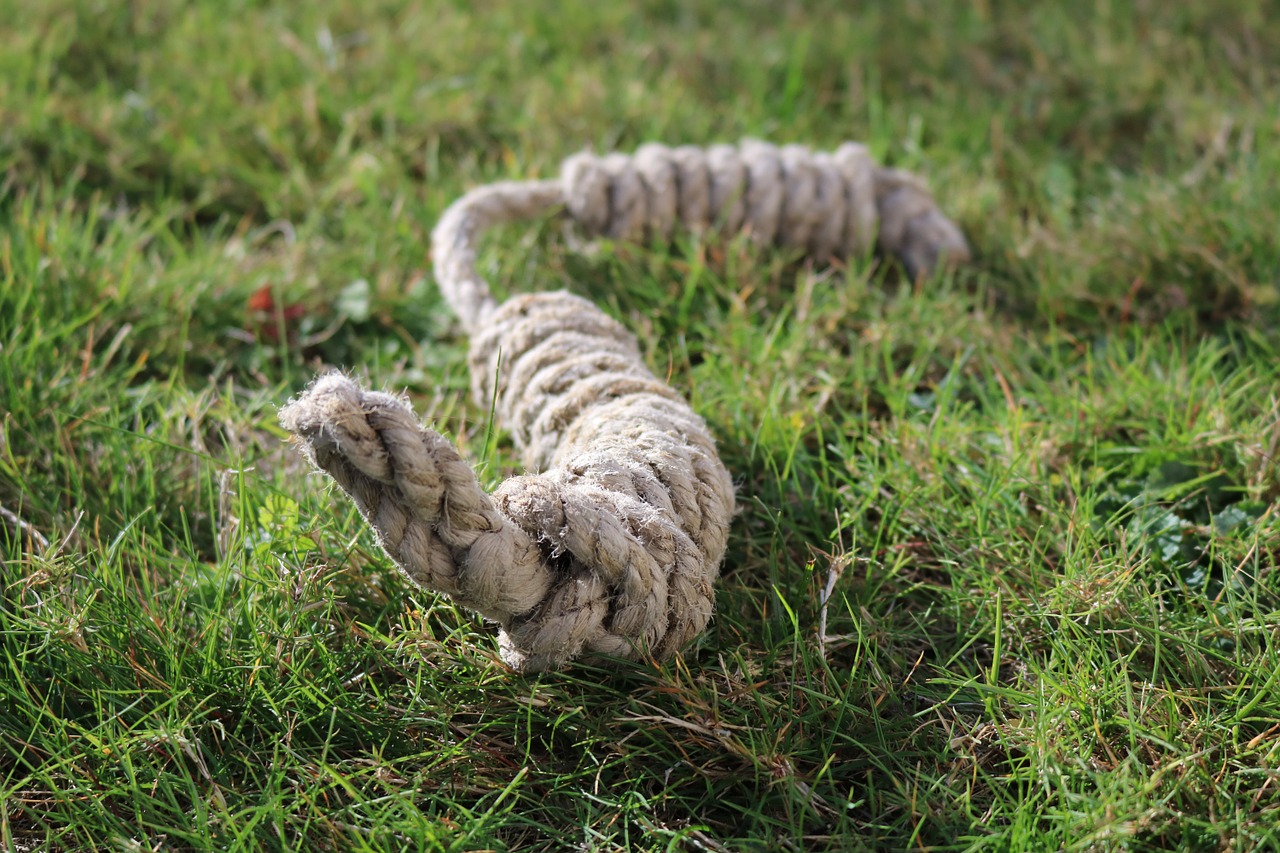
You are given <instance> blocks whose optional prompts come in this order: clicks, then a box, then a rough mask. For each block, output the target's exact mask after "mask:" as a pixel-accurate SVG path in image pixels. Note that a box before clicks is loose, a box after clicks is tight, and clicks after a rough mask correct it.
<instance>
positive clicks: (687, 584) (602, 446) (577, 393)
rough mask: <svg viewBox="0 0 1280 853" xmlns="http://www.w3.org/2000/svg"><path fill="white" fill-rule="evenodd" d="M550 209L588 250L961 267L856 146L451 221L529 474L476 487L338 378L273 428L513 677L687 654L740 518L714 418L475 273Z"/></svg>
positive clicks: (431, 443) (504, 189)
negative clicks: (760, 246)
mask: <svg viewBox="0 0 1280 853" xmlns="http://www.w3.org/2000/svg"><path fill="white" fill-rule="evenodd" d="M557 207H563V208H564V209H565V210H566V211H567V212H568V214H569V215H570V216H571V217H572V218H573V219H574V220H575V222H576V223H577V224H578V225H579V226H580V227H581V228H582V229H583V230H584V231H585V232H586V233H587V234H588V235H591V236H609V237H614V238H621V239H631V238H651V239H660V238H669V237H670V236H671V235H672V234H673V233H674V230H675V228H676V227H677V226H678V225H679V226H683V227H688V228H692V229H695V230H701V229H707V228H719V229H720V230H722V231H724V232H727V233H733V232H737V231H739V230H743V229H745V230H747V231H749V233H750V234H751V236H752V237H753V238H754V239H756V240H758V241H760V242H762V243H775V242H776V243H779V244H782V245H786V246H791V247H795V248H799V249H802V250H804V251H805V252H807V253H809V254H811V255H813V256H814V257H817V258H819V259H825V258H828V257H831V256H837V255H840V256H856V255H858V254H860V253H864V252H867V251H868V250H870V249H871V247H872V243H873V241H874V240H876V239H877V236H878V242H879V247H880V249H881V251H885V252H892V253H894V254H897V255H898V256H899V257H900V258H901V259H902V260H903V262H904V264H905V265H906V266H907V268H908V270H909V271H912V273H913V274H921V273H924V272H927V271H928V270H930V269H933V268H934V267H935V266H937V265H938V264H944V263H953V262H956V261H960V260H964V259H965V258H967V257H968V247H967V246H966V244H965V241H964V237H963V236H962V235H961V233H960V231H959V229H958V228H957V227H956V226H955V225H954V224H953V223H952V222H951V221H950V220H948V219H947V218H946V217H945V216H943V215H942V213H941V212H940V211H939V210H938V209H937V207H936V205H935V204H934V202H933V199H932V197H931V196H930V195H929V194H928V192H927V190H925V189H924V187H923V185H921V184H920V183H919V181H918V180H917V179H915V178H914V177H913V176H911V175H909V174H907V173H904V172H899V171H895V170H890V169H882V168H878V167H876V166H875V165H874V164H873V163H872V161H871V158H870V157H869V155H868V154H867V151H866V149H865V148H864V147H862V146H860V145H855V144H846V145H844V146H841V147H840V148H839V149H837V150H836V151H835V152H834V153H829V154H828V153H814V152H811V151H809V150H808V149H806V148H803V147H800V146H794V145H791V146H785V147H782V148H776V147H774V146H771V145H767V144H765V143H762V142H754V141H747V142H743V143H742V144H741V145H740V146H738V147H736V148H734V147H731V146H714V147H712V148H709V149H705V150H704V149H699V148H692V147H682V148H675V149H671V148H666V147H664V146H660V145H646V146H644V147H642V148H641V149H640V150H639V151H637V152H636V154H635V156H634V157H627V156H625V155H619V154H610V155H607V156H604V157H597V156H594V155H590V154H579V155H577V156H575V157H571V158H570V159H569V160H568V161H567V162H566V163H565V165H564V169H563V173H562V177H561V180H559V181H531V182H522V183H498V184H493V185H490V186H486V187H480V188H478V189H475V190H473V191H471V192H470V193H468V194H467V195H465V196H463V197H462V198H461V199H459V200H458V201H457V202H455V203H454V204H453V205H452V206H451V207H450V208H449V209H448V210H447V211H445V214H444V216H443V217H441V219H440V222H439V224H438V225H437V226H436V229H435V231H434V232H433V235H432V236H433V257H434V261H435V267H436V278H437V280H438V282H439V285H440V289H441V291H442V292H443V293H444V295H445V298H446V299H447V300H448V302H449V303H450V305H452V306H453V308H454V310H455V311H457V313H458V316H459V317H460V318H461V320H462V323H463V326H464V327H465V328H466V330H467V332H468V333H469V334H470V335H471V337H472V341H471V351H470V355H469V362H470V368H471V378H472V390H473V392H474V394H475V398H476V400H477V401H478V402H479V403H481V404H485V405H487V404H489V403H490V402H492V404H493V405H494V407H495V409H494V411H495V416H496V420H497V423H498V424H499V426H501V427H504V428H506V429H509V430H510V431H511V432H512V434H513V438H514V440H515V443H516V445H517V446H518V447H519V448H521V449H522V452H523V461H524V464H525V465H526V466H527V467H528V468H529V469H530V470H531V471H538V472H541V473H532V474H527V475H524V476H519V477H513V478H511V479H509V480H507V481H506V482H504V483H503V484H502V485H500V486H499V487H498V488H497V490H496V491H494V493H493V494H492V495H489V494H486V493H485V492H484V490H483V489H482V488H481V487H480V484H479V482H478V481H477V479H476V476H475V473H474V472H473V471H472V469H471V467H470V466H469V465H468V464H467V463H466V462H465V461H464V460H463V459H462V458H461V457H460V456H459V455H458V452H457V451H456V450H455V449H454V447H453V446H452V445H451V444H450V443H449V442H448V441H447V440H446V439H445V438H443V437H442V436H441V435H439V434H438V433H436V432H434V431H433V430H430V429H427V428H425V427H423V426H422V425H420V424H419V423H418V421H417V419H416V418H415V417H414V415H413V412H412V410H411V409H410V408H409V406H408V404H407V403H406V402H405V401H404V400H402V399H400V398H397V397H395V396H392V395H389V394H385V393H379V392H371V391H364V390H362V389H361V388H359V387H358V386H357V385H356V384H355V383H353V382H352V381H351V380H349V379H347V378H346V377H344V376H341V375H338V374H329V375H327V376H324V377H321V378H320V379H318V380H317V381H316V382H315V383H314V384H313V385H312V386H311V387H310V388H308V389H307V390H306V391H305V392H304V393H303V394H302V395H301V396H300V397H299V398H298V399H296V400H295V401H293V402H291V403H290V404H289V405H288V406H286V407H285V408H284V409H282V410H281V412H280V421H281V424H282V425H283V426H284V427H285V429H287V430H289V431H290V432H292V433H294V434H295V435H296V436H297V438H298V440H299V443H300V445H301V446H302V449H303V451H304V452H305V453H306V454H307V455H308V457H309V458H310V459H311V461H312V462H313V463H314V464H315V465H316V466H317V467H318V468H320V469H321V470H323V471H325V472H327V473H328V474H330V475H331V476H332V477H333V479H334V480H335V481H336V482H337V483H338V485H339V486H341V487H342V489H343V490H344V491H346V492H347V493H348V494H350V495H351V497H352V498H353V499H354V500H355V502H356V505H357V506H358V507H359V509H360V512H361V513H362V514H363V515H364V517H365V519H366V520H367V521H368V522H369V524H370V525H372V527H373V529H374V531H375V532H376V534H377V537H378V541H379V543H380V544H381V545H382V547H383V549H384V550H386V552H387V554H388V555H390V557H391V558H392V559H393V560H394V561H395V562H396V564H397V565H398V566H399V567H400V568H401V570H403V571H404V573H405V574H406V575H407V576H408V577H409V579H410V580H412V581H413V582H414V583H416V584H418V585H419V586H421V587H424V588H426V589H429V590H432V591H435V592H438V593H443V594H445V595H448V596H450V597H452V598H453V599H454V600H455V601H457V602H458V603H459V604H461V605H462V606H464V607H467V608H469V609H471V610H474V611H476V612H478V613H480V614H482V615H483V616H485V617H486V618H489V619H492V620H493V621H495V622H497V623H498V625H499V626H500V632H499V646H500V649H501V653H502V657H503V659H504V660H505V661H506V662H507V663H508V664H509V665H510V666H512V667H513V668H515V669H517V670H523V671H536V670H541V669H548V668H555V667H558V666H561V665H563V664H564V663H566V662H568V661H570V660H573V659H574V658H577V657H579V656H584V655H585V656H588V657H595V656H611V657H617V658H626V659H638V658H641V657H646V656H651V657H653V658H655V659H662V658H665V657H668V656H670V655H671V654H673V653H674V652H676V651H677V650H679V649H680V648H681V647H682V646H684V645H685V644H686V643H688V642H689V641H690V640H691V639H693V638H694V637H695V636H697V635H698V634H699V633H700V632H701V631H702V630H703V628H704V627H706V624H707V622H708V620H709V619H710V618H711V614H712V608H713V596H714V592H713V584H714V582H715V579H716V576H717V575H718V573H719V567H720V561H721V559H722V557H723V556H724V550H725V543H726V540H727V536H728V529H729V520H730V517H731V516H732V514H733V510H734V495H733V483H732V481H731V480H730V478H729V474H728V472H727V471H726V470H725V468H724V465H723V463H722V462H721V461H720V458H719V456H718V455H717V454H716V451H715V445H714V441H713V440H712V437H711V435H710V433H709V431H708V430H707V426H706V424H705V423H704V422H703V420H702V419H701V418H700V417H699V416H698V415H697V414H695V413H694V411H693V410H692V409H691V408H690V407H689V405H688V403H687V402H685V401H684V399H683V398H682V397H680V395H679V394H677V393H676V392H675V391H674V390H673V389H672V388H671V387H670V386H668V385H666V384H665V383H664V382H662V381H660V380H659V379H657V378H656V377H655V376H654V375H653V373H651V372H650V371H649V369H648V368H647V367H646V366H645V364H644V360H643V359H642V357H641V355H640V351H639V348H638V346H637V343H636V341H635V338H634V337H633V336H632V335H631V334H630V333H629V332H627V331H626V329H624V328H623V327H622V326H621V325H620V324H618V323H617V322H615V321H614V320H612V319H610V318H609V317H608V316H606V315H605V314H604V313H603V312H601V311H600V310H599V309H598V308H596V307H595V306H594V305H593V304H591V303H590V302H588V301H587V300H585V299H582V298H580V297H577V296H573V295H571V294H569V293H566V292H563V291H562V292H555V293H542V294H531V295H523V296H516V297H513V298H511V299H509V300H507V301H506V302H505V303H503V304H501V305H499V304H498V303H497V302H496V301H495V300H494V298H493V296H492V295H491V293H490V291H489V286H488V284H487V283H486V282H485V281H484V280H483V279H482V278H481V277H480V275H479V274H478V273H477V271H476V251H477V245H478V243H479V240H480V237H481V236H482V234H483V233H484V231H486V230H487V229H488V228H490V227H492V226H494V225H497V224H500V223H503V222H510V221H513V220H520V219H528V218H531V217H535V216H539V215H543V214H545V213H546V212H548V211H550V210H553V209H555V208H557ZM877 225H878V229H877Z"/></svg>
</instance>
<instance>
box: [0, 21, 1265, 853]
mask: <svg viewBox="0 0 1280 853" xmlns="http://www.w3.org/2000/svg"><path fill="white" fill-rule="evenodd" d="M1278 12H1280V10H1277V8H1276V6H1275V4H1274V3H1271V2H1264V0H1221V2H1215V3H1212V4H1208V3H1193V2H1187V0H1176V2H1164V3H1160V2H1154V0H1087V2H1079V3H1068V2H1051V3H1039V4H1019V3H1013V2H1003V0H973V2H971V3H964V4H961V3H952V4H936V3H927V2H924V0H899V2H893V3H891V2H883V0H874V1H873V2H867V3H861V4H843V3H836V2H825V0H824V2H816V1H815V2H811V3H801V2H778V3H772V2H761V0H743V2H739V3H728V2H715V0H683V2H677V0H642V2H636V3H627V4H622V3H617V4H614V3H590V2H585V0H564V2H550V0H534V2H528V3H523V4H508V3H500V2H492V0H474V2H456V1H455V0H421V2H416V3H414V2H403V0H395V2H393V0H367V1H366V0H311V2H308V3H296V4H291V3H284V2H271V0H133V2H128V3H104V2H96V0H36V1H35V2H28V0H0V559H2V562H0V670H3V672H2V674H0V848H3V849H6V850H17V851H23V852H24V853H25V852H26V851H33V850H51V851H78V850H125V851H143V850H242V849H264V850H308V851H313V850H340V851H360V850H370V851H371V850H401V849H417V850H430V851H474V850H495V851H516V850H574V851H614V850H619V851H623V850H627V851H629V850H635V851H676V850H686V851H700V852H701V851H713V853H720V851H750V850H759V851H773V850H783V851H801V850H811V851H858V850H868V851H877V850H952V851H999V850H1008V851H1026V850H1073V851H1074V850H1132V851H1145V850H1190V851H1250V850H1274V849H1277V848H1278V847H1280V769H1278V768H1280V571H1277V568H1278V565H1280V508H1278V505H1280V239H1278V237H1280V180H1277V177H1276V176H1277V175H1280V14H1278ZM743 137H759V138H765V139H769V140H771V141H775V142H780V143H781V142H800V143H804V144H807V145H811V146H814V147H816V148H833V147H835V146H836V145H838V144H839V143H840V142H842V141H844V140H846V139H854V140H859V141H863V142H865V143H866V144H868V145H869V146H870V147H871V149H872V151H873V152H874V153H875V155H876V157H877V158H878V159H880V160H881V161H882V162H885V163H889V164H892V165H895V166H899V167H903V168H907V169H912V170H915V171H918V172H920V173H921V174H922V175H924V176H925V177H926V178H927V179H928V181H929V183H930V185H931V186H932V188H933V190H934V193H935V195H936V197H937V198H938V200H939V203H940V204H941V206H942V208H943V209H944V210H946V211H947V212H948V213H949V214H950V215H951V216H953V217H954V218H955V219H956V220H957V221H958V222H959V223H960V224H961V226H962V227H963V229H964V230H965V232H966V234H967V236H968V238H969V240H970V242H971V244H972V246H973V248H974V254H975V257H974V260H973V262H972V263H971V264H970V265H968V266H967V267H965V268H964V269H961V270H958V271H956V272H955V273H954V274H944V275H937V276H934V277H931V278H928V279H922V280H919V281H911V280H909V279H908V278H907V277H906V276H904V275H903V274H902V272H901V270H899V269H898V268H897V267H896V265H895V264H893V263H891V262H886V261H884V260H882V259H877V258H861V259H852V260H850V261H849V262H847V263H839V264H835V265H831V266H826V265H814V264H812V263H810V262H807V261H805V260H804V259H802V258H798V257H796V256H795V254H794V253H789V252H786V251H783V250H773V249H768V248H759V247H756V246H755V245H754V244H752V243H751V241H750V240H747V239H743V238H738V239H732V240H728V241H715V240H706V241H700V240H697V239H694V238H693V237H690V236H684V237H681V238H678V239H677V240H675V241H674V242H673V243H672V244H671V245H657V246H643V247H640V246H630V245H610V244H605V245H603V246H600V247H597V248H596V249H595V250H594V251H583V250H582V249H581V248H580V247H578V246H577V245H576V244H575V243H574V242H573V241H572V240H569V239H566V237H565V235H564V234H563V232H562V230H561V228H560V227H559V225H557V224H555V223H553V222H545V223H533V224H530V225H528V226H519V227H514V226H513V227H510V228H506V229H503V230H502V231H501V232H500V233H498V234H496V235H495V236H494V237H493V239H491V240H489V241H488V243H487V246H486V249H485V254H484V257H483V258H482V265H483V269H484V271H485V273H486V274H487V275H488V276H489V277H490V280H491V281H493V282H494V284H495V286H496V287H497V288H498V289H500V290H501V291H502V292H503V293H517V292H526V291H532V290H546V289H553V288H561V287H565V288H569V289H570V290H572V291H574V292H576V293H580V294H583V295H585V296H588V297H590V298H591V299H593V300H595V301H596V302H597V303H599V304H600V305H602V306H603V307H604V308H605V309H606V310H607V311H608V312H609V313H610V314H612V315H613V316H615V317H617V318H618V319H619V320H621V321H622V322H623V323H624V324H626V325H627V326H628V327H629V328H631V329H632V330H634V331H635V332H636V334H637V335H638V336H639V338H640V341H641V345H642V347H643V349H644V352H645V356H646V358H647V359H648V362H649V364H650V365H651V366H652V367H653V369H654V371H655V372H656V373H657V374H658V375H660V376H664V377H668V378H669V379H670V381H671V382H672V383H673V384H674V385H675V386H676V387H677V388H679V389H680V390H681V391H682V392H683V393H685V394H686V395H687V396H688V398H689V399H690V400H691V402H692V404H693V406H694V408H695V409H696V410H697V411H698V412H699V413H700V414H701V415H702V416H703V417H704V418H705V419H706V420H707V422H708V424H709V425H710V427H711V429H712V431H713V432H714V434H715V436H716V438H717V441H718V443H719V447H720V450H721V453H722V456H723V458H724V460H725V463H726V465H727V466H728V468H729V470H730V471H731V472H732V473H733V476H734V477H735V481H736V483H737V488H738V498H739V503H740V512H739V514H738V515H737V516H736V519H735V522H734V526H733V529H732V533H731V538H730V543H729V551H728V556H727V558H726V560H725V564H724V567H723V573H722V578H721V581H720V586H719V595H718V600H717V614H716V618H715V619H714V621H713V623H712V625H711V627H710V629H709V631H708V632H707V633H706V634H705V635H704V636H703V637H702V638H701V639H700V640H698V641H697V642H696V643H695V644H694V645H693V646H692V647H690V648H689V649H688V650H687V651H686V653H685V654H684V656H683V657H682V658H681V659H679V660H677V661H673V662H670V663H666V664H661V665H636V666H628V667H623V668H621V669H609V668H603V667H599V666H577V667H574V668H571V669H569V670H567V671H564V672H559V673H546V674H541V675H537V676H527V677H526V676H519V675H515V674H513V673H511V672H509V671H508V670H506V669H505V668H504V667H503V666H502V664H501V663H500V661H499V660H498V657H497V649H496V644H495V642H494V638H493V636H492V635H493V631H492V626H488V625H486V624H484V622H483V621H482V620H480V619H478V618H476V617H474V616H473V615H471V614H468V613H466V612H464V611H462V610H459V609H458V608H456V607H454V606H452V605H451V604H450V603H449V602H448V601H446V600H442V599H438V598H436V597H433V596H431V595H430V594H427V593H424V592H421V591H419V590H417V589H415V588H414V587H412V586H411V585H410V584H408V583H407V582H406V581H405V580H404V579H403V578H402V577H401V576H400V575H399V574H398V573H397V572H396V570H395V568H394V566H393V565H392V564H391V563H390V561H389V560H388V559H387V558H386V557H385V556H384V555H383V554H382V553H381V552H380V551H379V550H378V548H377V545H376V543H375V542H374V539H373V536H372V534H371V533H370V532H369V530H368V529H367V527H366V526H365V525H364V523H363V521H362V520H361V519H360V517H359V515H358V514H357V513H356V511H355V510H354V509H353V508H352V506H351V505H350V503H349V502H347V501H346V500H345V499H344V498H343V497H342V496H341V495H340V494H339V493H337V492H336V490H334V489H333V488H332V487H330V486H329V485H328V484H327V482H326V481H325V480H324V479H323V478H321V477H319V476H317V475H316V474H314V473H312V472H310V471H309V470H308V468H307V466H306V465H305V463H304V462H303V460H302V459H301V458H300V456H299V455H298V454H297V452H296V451H295V450H294V449H293V448H292V447H291V446H290V444H289V442H288V441H287V438H286V436H285V434H284V432H283V430H282V429H281V428H280V426H279V425H278V423H277V419H276V413H277V410H278V407H279V406H280V405H282V404H283V403H285V402H286V401H287V400H288V399H289V398H290V397H291V396H293V395H295V394H297V393H298V392H299V391H300V390H301V389H302V388H303V387H305V385H306V383H307V382H308V381H309V380H310V379H311V377H313V376H314V375H315V374H316V372H317V371H319V370H321V369H323V368H324V367H326V366H339V367H343V368H346V369H349V370H351V371H353V372H355V373H356V374H357V375H359V376H362V377H365V378H366V379H367V380H368V381H369V382H370V383H371V384H373V385H375V386H377V387H384V388H389V389H393V390H397V391H406V392H407V393H408V394H409V395H410V398H411V399H412V401H413V404H414V406H415V407H416V409H417V410H418V412H419V413H420V414H421V416H422V417H423V418H424V419H425V420H426V421H427V422H429V423H431V424H432V425H433V426H435V427H436V428H437V429H439V430H441V431H442V432H444V433H445V434H446V435H448V436H449V437H450V438H451V439H453V440H454V441H455V442H457V444H458V445H459V446H460V447H461V448H462V449H463V452H464V453H465V454H466V455H468V457H469V458H471V459H473V460H475V461H476V462H477V464H478V465H479V468H480V471H481V476H482V478H483V480H484V482H485V483H486V485H489V486H492V485H494V484H496V483H498V482H500V481H501V480H503V479H504V478H505V477H507V476H509V475H510V474H512V473H518V472H519V470H520V469H519V466H518V464H517V462H516V455H515V452H514V451H513V449H512V447H511V444H510V440H509V438H507V437H505V436H503V435H501V434H494V433H493V431H492V430H491V428H490V427H491V425H490V423H489V412H488V411H487V410H486V409H485V408H484V407H482V406H478V405H476V404H474V403H473V402H471V400H470V399H469V397H468V394H467V392H466V389H467V384H468V380H467V375H466V363H465V352H466V341H465V340H464V339H463V337H462V336H461V335H460V333H459V330H458V327H457V325H456V322H455V320H454V318H453V317H452V315H451V313H450V312H449V310H448V309H447V308H446V307H445V306H444V305H443V303H442V301H441V298H440V296H439V294H438V292H437V290H436V287H435V284H434V281H433V278H432V272H431V259H430V256H429V251H428V246H429V233H430V230H431V227H432V226H433V224H434V223H435V221H436V219H437V218H438V217H439V215H440V213H441V212H442V211H443V210H444V208H445V207H446V206H447V205H448V204H449V203H450V202H451V201H453V200H454V199H455V198H457V197H458V196H459V195H460V194H461V193H463V192H465V191H466V190H467V189H468V188H471V187H474V186H477V185H479V184H483V183H487V182H490V181H494V180H502V179H523V178H533V177H549V176H552V175H554V174H556V173H557V171H558V168H559V164H560V162H561V160H562V159H563V158H565V157H566V156H568V155H570V154H572V153H574V152H576V151H579V150H581V149H583V148H585V147H590V148H593V149H595V150H598V151H605V150H613V149H618V150H632V149H634V148H635V147H636V146H638V145H639V144H641V143H643V142H646V141H650V140H661V141H665V142H668V143H672V144H676V143H694V144H699V145H705V144H709V143H712V142H725V141H730V142H731V141H735V140H738V139H740V138H743Z"/></svg>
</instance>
